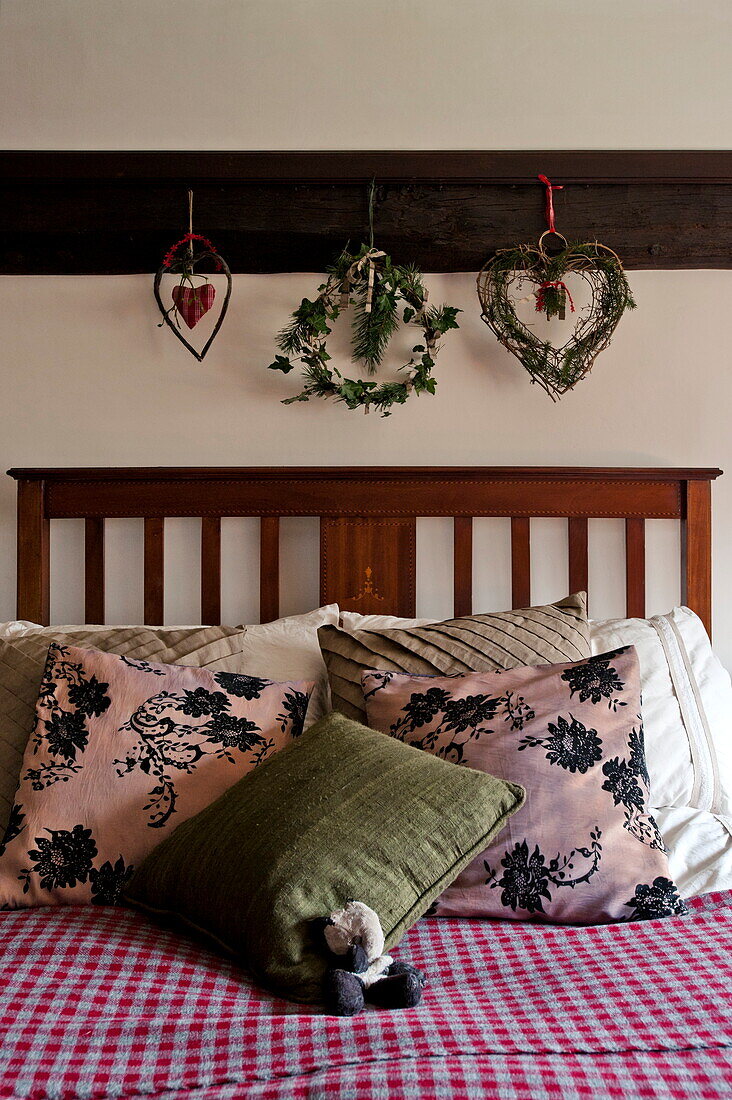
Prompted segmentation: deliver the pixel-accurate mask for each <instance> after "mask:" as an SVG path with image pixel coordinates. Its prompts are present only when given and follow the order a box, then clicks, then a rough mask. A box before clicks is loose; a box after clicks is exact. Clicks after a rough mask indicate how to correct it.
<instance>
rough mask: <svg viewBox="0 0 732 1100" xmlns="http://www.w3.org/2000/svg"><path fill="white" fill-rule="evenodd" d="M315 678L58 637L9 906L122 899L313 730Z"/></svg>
mask: <svg viewBox="0 0 732 1100" xmlns="http://www.w3.org/2000/svg"><path fill="white" fill-rule="evenodd" d="M312 689H313V684H312V683H310V682H294V683H274V682H273V681H271V680H264V679H260V678H259V677H256V676H243V675H239V674H237V673H231V672H209V671H208V670H206V669H201V668H188V667H184V666H182V665H157V664H151V663H150V662H148V661H135V660H130V659H129V658H127V657H121V656H117V655H116V654H112V653H102V652H101V651H100V650H96V649H78V648H76V647H74V646H62V645H56V644H53V645H51V646H50V647H49V650H48V659H47V661H46V667H45V671H44V674H43V679H42V681H41V687H40V695H39V698H38V704H37V707H36V725H35V732H34V733H33V734H32V736H31V738H30V740H29V742H28V746H27V748H26V751H25V755H24V757H23V766H22V769H21V773H20V785H19V787H18V792H17V794H16V797H15V805H14V807H13V812H12V815H11V819H10V824H9V825H8V829H7V831H6V834H5V839H4V842H3V844H2V846H0V857H1V858H0V906H4V907H10V908H16V907H18V906H24V905H54V904H78V903H83V902H90V901H91V902H95V903H97V904H100V905H101V904H106V903H114V902H115V901H116V900H117V899H118V897H119V895H120V892H121V890H122V888H123V887H124V885H125V884H126V883H127V881H128V880H129V878H130V877H131V875H132V871H133V869H134V866H135V864H137V863H138V862H139V861H140V860H141V859H142V858H143V857H144V856H146V855H147V853H148V852H150V851H151V850H152V849H153V848H154V847H155V846H156V845H157V844H159V843H160V841H161V840H162V839H163V838H164V837H165V836H166V835H167V834H168V833H170V832H172V831H173V829H175V827H176V826H177V825H178V824H180V822H181V821H185V819H186V818H188V817H191V816H192V815H193V814H197V813H198V812H199V810H202V809H203V808H204V807H205V806H207V805H208V804H209V803H210V802H213V801H214V799H216V798H218V796H219V795H220V794H223V792H224V791H225V790H227V789H228V788H229V787H230V786H232V784H233V783H236V781H237V780H238V779H241V777H242V776H243V775H246V773H247V772H250V771H251V770H252V769H253V768H256V767H257V766H258V765H259V764H261V763H263V761H265V760H266V759H267V758H268V757H269V756H271V755H272V754H273V753H275V752H277V750H278V749H281V748H282V747H283V746H284V745H285V744H287V743H288V742H289V741H290V739H291V738H293V737H297V736H298V735H299V734H300V733H301V732H302V727H303V722H304V719H305V712H306V710H307V705H308V700H309V697H310V693H311V691H312Z"/></svg>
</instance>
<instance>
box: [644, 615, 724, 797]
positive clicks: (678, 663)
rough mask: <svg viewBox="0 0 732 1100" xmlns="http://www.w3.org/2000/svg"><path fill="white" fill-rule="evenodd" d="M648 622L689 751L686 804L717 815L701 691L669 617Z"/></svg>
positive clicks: (714, 773) (716, 785) (716, 782)
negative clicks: (660, 650)
mask: <svg viewBox="0 0 732 1100" xmlns="http://www.w3.org/2000/svg"><path fill="white" fill-rule="evenodd" d="M650 621H651V624H652V625H653V627H654V629H655V631H656V633H657V634H658V637H659V639H660V641H661V645H662V646H663V652H664V654H665V656H666V662H667V664H668V670H669V673H670V675H671V682H672V684H673V688H674V692H675V693H676V698H677V700H678V704H679V710H680V711H681V720H682V722H683V724H684V730H685V732H686V736H687V738H688V741H689V749H690V750H691V762H692V767H693V769H694V786H693V789H692V792H691V797H690V800H689V804H690V805H692V806H696V807H697V809H700V810H708V811H709V812H710V813H714V814H717V813H719V768H718V765H717V756H716V753H715V751H714V743H713V741H712V734H711V730H710V729H709V722H708V720H707V715H706V712H705V710H704V704H703V702H702V697H701V692H700V690H699V685H698V683H697V681H696V677H695V676H694V672H693V669H692V666H691V661H690V660H689V654H688V651H687V649H686V645H685V643H684V639H683V638H682V636H681V632H680V631H679V628H678V627H677V625H676V623H675V622H674V621H673V619H672V617H671V616H670V615H655V616H654V617H653V618H652V619H651V620H650Z"/></svg>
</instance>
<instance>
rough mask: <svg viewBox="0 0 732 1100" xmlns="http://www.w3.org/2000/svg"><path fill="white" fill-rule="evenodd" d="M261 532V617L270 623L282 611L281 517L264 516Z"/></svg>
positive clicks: (263, 620) (261, 521)
mask: <svg viewBox="0 0 732 1100" xmlns="http://www.w3.org/2000/svg"><path fill="white" fill-rule="evenodd" d="M260 523H261V528H260V534H259V618H260V620H261V622H263V623H268V622H271V620H272V619H276V618H278V616H279V613H280V519H279V516H262V518H261V520H260Z"/></svg>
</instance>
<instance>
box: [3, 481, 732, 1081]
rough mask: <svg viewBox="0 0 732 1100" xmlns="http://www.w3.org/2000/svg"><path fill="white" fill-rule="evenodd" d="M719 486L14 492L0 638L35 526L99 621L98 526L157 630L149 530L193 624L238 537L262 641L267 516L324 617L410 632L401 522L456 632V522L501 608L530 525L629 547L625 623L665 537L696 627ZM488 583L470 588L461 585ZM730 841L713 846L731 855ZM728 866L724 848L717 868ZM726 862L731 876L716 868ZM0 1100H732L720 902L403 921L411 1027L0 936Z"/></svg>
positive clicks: (44, 591) (729, 995) (104, 928)
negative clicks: (173, 538) (477, 549)
mask: <svg viewBox="0 0 732 1100" xmlns="http://www.w3.org/2000/svg"><path fill="white" fill-rule="evenodd" d="M718 473H719V471H717V470H672V469H660V470H651V469H633V470H626V469H615V470H613V469H602V470H597V469H535V468H524V469H515V468H512V469H502V468H498V469H494V468H479V469H458V468H455V469H453V468H446V469H445V468H443V469H438V470H435V469H404V468H394V469H392V468H389V469H384V468H380V469H360V468H356V469H329V468H325V469H292V470H287V469H275V470H270V469H264V470H262V469H250V470H241V469H236V470H234V469H225V468H224V469H215V470H212V469H203V470H201V469H177V470H167V469H166V470H155V469H149V470H125V469H116V470H96V469H87V470H83V469H82V470H79V469H75V470H15V471H12V475H13V476H14V477H15V478H16V480H17V481H18V488H19V507H18V618H19V619H21V620H30V621H33V622H36V623H47V622H48V618H49V585H50V575H51V571H50V539H49V531H50V524H51V522H52V521H53V520H54V519H57V518H68V517H76V518H83V519H84V520H85V524H86V540H85V546H86V554H85V565H86V613H85V617H86V619H87V621H88V622H103V621H104V617H105V616H104V610H105V598H104V520H105V519H106V518H110V517H120V516H125V517H128V516H131V517H138V518H141V519H142V520H144V525H145V539H144V547H145V552H144V598H145V611H144V617H145V621H146V623H148V624H159V623H161V622H162V618H163V596H164V545H165V541H164V522H165V519H166V518H167V517H173V516H194V517H201V519H202V525H201V563H202V568H201V581H202V585H201V621H202V622H207V623H217V622H220V618H221V614H220V609H221V598H220V587H221V585H220V580H221V518H222V517H227V516H242V515H246V516H257V517H260V518H261V564H260V605H261V618H262V621H266V620H269V619H274V618H276V616H277V614H278V611H279V555H278V548H279V530H278V524H279V518H280V517H282V516H289V515H298V516H304V515H307V516H317V517H319V519H320V581H321V597H322V602H323V603H324V604H325V603H331V602H332V603H336V602H337V603H339V604H340V606H341V608H342V609H344V610H349V611H353V612H361V613H362V614H383V613H384V612H386V611H388V612H390V613H393V614H396V615H401V616H406V617H408V616H413V615H414V614H415V610H416V581H415V576H416V570H415V546H416V536H415V531H416V517H418V516H442V517H445V516H447V517H452V518H453V520H454V569H453V572H454V603H455V614H456V615H466V614H470V613H471V611H472V581H473V576H474V571H475V570H477V569H479V568H481V566H482V563H480V562H477V561H475V560H474V555H473V542H472V521H473V518H474V517H479V516H504V517H510V519H511V568H512V575H511V580H512V592H513V605H514V606H515V607H521V606H527V605H528V604H529V603H530V600H531V540H530V532H531V528H530V520H531V518H532V517H536V516H555V517H563V518H566V519H567V521H568V547H569V561H568V581H569V588H570V589H571V590H578V589H582V588H586V587H587V579H588V520H589V519H591V518H603V517H604V518H620V519H623V520H624V521H625V527H626V608H625V610H626V613H627V614H628V615H633V616H640V617H643V616H644V614H645V573H646V564H645V522H646V520H648V519H653V518H667V519H676V520H678V521H679V522H680V524H681V538H680V543H681V551H682V552H681V562H680V565H681V579H682V592H683V600H684V602H685V603H686V604H687V605H688V606H689V607H690V608H691V609H692V610H693V611H695V612H696V613H697V614H698V615H699V617H700V618H701V620H702V621H703V622H704V624H705V626H706V627H707V629H708V630H709V629H710V623H711V485H712V482H713V480H714V478H715V477H716V476H717V475H718ZM482 567H490V565H487V566H482ZM730 844H732V838H730ZM727 849H729V844H728V845H727ZM727 858H728V856H727ZM0 943H1V944H2V947H1V948H0V971H1V973H0V1032H1V1034H0V1052H1V1053H0V1096H2V1097H8V1098H9V1097H18V1098H19V1097H24V1098H29V1100H30V1098H33V1100H35V1098H38V1100H40V1098H46V1097H48V1098H58V1100H67V1098H68V1100H71V1098H76V1097H85V1098H87V1097H88V1098H93V1097H99V1098H102V1097H112V1096H114V1097H134V1096H145V1095H147V1096H156V1097H166V1098H170V1100H173V1098H176V1100H178V1098H180V1100H183V1098H201V1100H203V1098H205V1100H213V1098H214V1097H216V1098H222V1100H226V1098H233V1097H245V1096H246V1097H272V1098H274V1097H278V1098H279V1097H281V1098H292V1100H295V1098H305V1097H308V1098H316V1097H331V1096H332V1097H344V1098H345V1097H391V1096H394V1097H401V1096H404V1097H414V1098H419V1097H429V1096H441V1097H443V1096H444V1097H450V1098H453V1097H454V1098H459V1097H460V1098H462V1097H465V1098H468V1097H471V1098H472V1097H506V1098H516V1100H520V1098H532V1097H562V1098H565V1097H566V1098H579V1097H583V1098H587V1097H598V1098H599V1097H631V1096H633V1097H634V1096H639V1097H640V1096H643V1097H652V1098H655V1097H658V1098H661V1097H699V1098H702V1097H703V1098H709V1100H711V1098H721V1097H725V1096H728V1095H729V1094H730V1092H731V1091H732V1053H731V1051H732V1023H731V1022H730V1021H731V1018H732V891H718V892H715V893H704V894H702V895H701V896H697V897H694V898H691V899H690V900H689V912H688V914H687V915H685V916H679V917H672V918H667V919H664V920H658V921H655V920H651V921H647V922H640V923H638V922H634V923H624V924H612V925H603V926H591V927H572V926H556V925H549V924H537V923H524V922H518V921H481V920H464V919H445V918H435V917H426V918H424V919H422V920H421V921H419V922H418V923H417V924H416V925H415V926H414V927H413V928H412V930H411V931H410V932H409V933H408V934H407V936H406V937H405V938H404V940H403V941H402V943H401V945H400V946H399V948H398V949H397V952H396V954H397V957H398V958H400V959H403V960H406V961H409V962H412V963H413V964H415V965H417V966H418V967H420V968H422V969H423V970H424V971H425V972H426V973H427V974H428V985H427V987H426V989H425V993H424V997H423V1000H422V1003H421V1005H420V1006H419V1007H418V1008H416V1009H413V1010H408V1011H404V1012H384V1011H381V1012H379V1011H369V1010H367V1011H366V1012H365V1013H364V1014H363V1015H361V1016H359V1017H357V1018H355V1019H340V1018H337V1017H333V1016H328V1015H326V1014H324V1012H323V1011H322V1010H319V1009H317V1008H310V1007H306V1008H304V1007H303V1006H300V1005H294V1004H291V1003H289V1002H286V1001H283V1000H279V999H277V998H275V997H273V996H271V995H269V994H267V993H265V992H263V991H262V990H260V989H259V988H258V987H256V986H255V985H254V984H253V983H252V982H251V981H250V979H249V978H248V976H247V974H246V973H245V972H244V971H243V970H242V968H241V967H239V966H238V965H237V964H236V962H235V961H231V960H228V959H226V958H224V957H222V956H221V955H219V954H217V953H213V952H212V951H211V949H210V948H209V946H208V945H207V944H206V943H205V942H203V941H202V940H198V939H195V938H193V937H192V936H191V935H190V934H189V933H183V932H177V931H172V930H170V929H166V928H162V927H160V926H159V925H158V924H156V923H153V922H151V921H150V920H148V918H146V917H145V916H142V915H141V914H139V913H137V912H132V911H129V910H126V909H119V908H109V907H105V908H99V907H96V906H59V907H53V906H49V907H45V908H39V909H31V910H17V911H14V912H6V913H2V914H0Z"/></svg>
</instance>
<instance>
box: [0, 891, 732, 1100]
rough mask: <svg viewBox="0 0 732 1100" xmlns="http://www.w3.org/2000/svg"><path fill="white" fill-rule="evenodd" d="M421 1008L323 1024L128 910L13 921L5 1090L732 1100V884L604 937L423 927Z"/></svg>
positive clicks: (0, 1032)
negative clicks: (674, 914)
mask: <svg viewBox="0 0 732 1100" xmlns="http://www.w3.org/2000/svg"><path fill="white" fill-rule="evenodd" d="M398 955H399V956H400V957H401V958H407V959H409V960H410V961H412V962H414V963H416V964H417V965H419V966H421V967H423V968H424V969H425V971H426V972H427V973H428V975H429V979H430V980H429V985H428V987H427V989H426V990H425V996H424V999H423V1002H422V1004H421V1005H420V1006H419V1008H417V1009H413V1010H410V1011H403V1012H384V1011H376V1010H372V1011H369V1012H367V1013H364V1014H363V1015H362V1016H359V1017H357V1018H355V1019H352V1020H345V1019H338V1018H334V1017H329V1016H325V1015H323V1014H321V1013H319V1012H317V1011H313V1010H310V1009H303V1008H302V1007H301V1006H297V1005H290V1004H287V1003H285V1002H284V1001H281V1000H277V999H276V998H273V997H271V996H269V995H267V994H265V993H263V992H262V991H261V990H259V989H257V988H255V987H254V986H253V985H252V984H251V983H250V982H249V981H248V980H247V978H246V977H245V975H244V974H243V973H242V972H241V971H240V970H239V969H238V968H237V967H236V966H235V965H234V964H232V963H230V962H228V961H224V960H223V959H221V958H219V957H217V956H216V955H214V954H212V953H209V952H208V950H207V949H206V948H204V947H202V946H201V945H200V944H199V943H197V942H194V941H192V940H189V939H187V938H185V937H182V936H179V935H177V934H175V933H172V932H167V931H162V930H161V929H159V928H158V927H156V926H155V925H152V924H150V923H148V921H147V920H146V919H145V918H143V917H142V916H140V915H138V914H136V913H132V912H127V911H125V910H115V909H98V908H96V907H94V906H89V907H84V908H81V907H80V908H64V909H37V910H32V911H24V912H17V913H5V914H2V915H0V1006H1V1008H0V1096H1V1097H3V1098H7V1097H33V1098H36V1097H38V1098H41V1097H44V1098H45V1097H54V1098H59V1100H62V1098H71V1097H111V1096H114V1097H138V1096H155V1097H161V1098H163V1100H219V1098H220V1100H235V1098H239V1097H255V1098H259V1100H273V1098H278V1100H303V1098H320V1097H325V1098H331V1097H332V1098H336V1097H338V1098H346V1097H348V1098H359V1097H364V1098H374V1100H376V1098H389V1097H411V1098H415V1100H422V1098H426V1097H431V1096H439V1097H448V1098H456V1100H457V1098H466V1100H467V1098H470V1100H472V1098H480V1097H499V1098H512V1100H520V1098H528V1097H532V1098H533V1097H552V1098H555V1097H562V1098H564V1097H567V1098H570V1097H571V1098H576V1100H579V1098H582V1100H587V1098H592V1097H598V1098H599V1097H603V1098H606V1097H607V1098H610V1097H622V1098H623V1100H626V1098H628V1100H631V1098H636V1097H643V1098H655V1097H658V1098H661V1097H684V1098H685V1100H688V1098H699V1100H711V1098H713V1097H718V1098H721V1097H729V1096H732V1022H731V1019H730V1018H731V1017H732V893H729V894H716V895H713V894H710V895H707V896H706V897H704V898H700V899H697V900H696V901H695V902H694V903H693V908H692V912H691V913H690V915H689V916H687V917H683V918H676V919H672V920H670V919H667V920H660V921H648V922H642V923H635V924H627V925H615V926H609V927H607V926H606V927H596V928H566V927H562V928H560V927H551V926H540V925H530V924H516V923H512V922H492V923H484V922H480V921H462V920H461V921H458V920H444V919H442V920H441V919H434V918H433V919H426V920H422V921H421V922H420V923H419V924H418V925H417V926H416V927H415V928H414V929H412V931H411V932H410V933H409V935H408V936H407V937H406V938H405V940H404V941H403V943H402V946H401V947H400V949H399V951H398Z"/></svg>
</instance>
